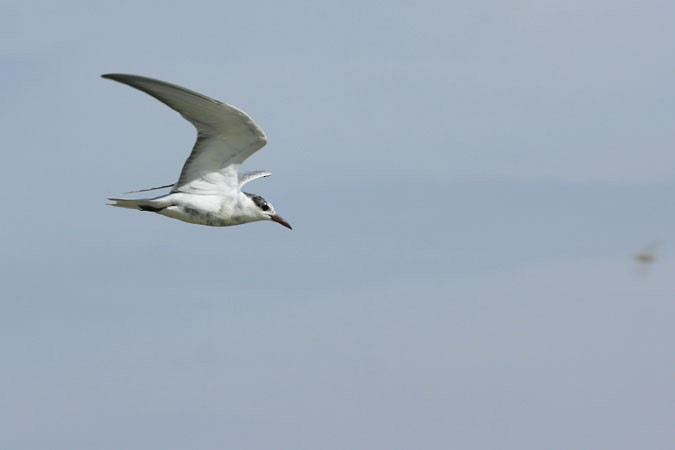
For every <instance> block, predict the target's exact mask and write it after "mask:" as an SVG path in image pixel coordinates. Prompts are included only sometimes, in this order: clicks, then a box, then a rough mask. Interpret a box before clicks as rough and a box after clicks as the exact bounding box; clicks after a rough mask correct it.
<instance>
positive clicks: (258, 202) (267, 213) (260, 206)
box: [245, 192, 293, 230]
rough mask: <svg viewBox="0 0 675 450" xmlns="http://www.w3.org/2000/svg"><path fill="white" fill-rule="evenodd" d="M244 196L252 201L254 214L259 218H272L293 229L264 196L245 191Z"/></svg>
mask: <svg viewBox="0 0 675 450" xmlns="http://www.w3.org/2000/svg"><path fill="white" fill-rule="evenodd" d="M245 194H246V196H247V197H248V198H249V199H250V200H251V202H253V205H254V210H255V214H256V215H257V216H258V217H259V219H260V220H273V221H275V222H276V223H278V224H281V225H283V226H285V227H286V228H289V229H291V230H292V229H293V227H291V225H290V224H289V223H288V222H286V221H285V220H284V219H283V218H282V217H281V216H280V215H278V214H277V213H276V211H275V210H274V206H272V204H271V203H270V202H268V201H267V200H265V199H264V198H262V197H261V196H259V195H255V194H249V193H248V192H245Z"/></svg>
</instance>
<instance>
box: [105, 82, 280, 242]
mask: <svg viewBox="0 0 675 450" xmlns="http://www.w3.org/2000/svg"><path fill="white" fill-rule="evenodd" d="M102 77H103V78H108V79H111V80H115V81H118V82H120V83H124V84H127V85H129V86H131V87H133V88H136V89H138V90H141V91H143V92H145V93H146V94H149V95H151V96H153V97H155V98H156V99H157V100H159V101H160V102H162V103H164V104H165V105H167V106H168V107H169V108H171V109H173V110H175V111H177V112H178V113H180V115H182V116H183V117H184V118H185V119H187V120H188V121H189V122H190V123H192V125H194V126H195V128H197V142H195V144H194V147H193V148H192V153H190V156H189V157H188V159H187V160H186V161H185V164H184V165H183V169H182V171H181V173H180V177H179V178H178V181H177V182H176V183H174V184H173V185H167V186H161V187H158V188H152V189H143V190H141V191H137V192H143V191H151V190H154V189H162V188H165V187H171V192H170V193H169V194H167V195H163V196H160V197H155V198H142V199H137V200H131V199H129V200H127V199H120V198H109V199H108V200H111V201H112V202H114V203H109V205H111V206H118V207H121V208H132V209H139V210H141V211H151V212H154V213H157V214H161V215H163V216H167V217H171V218H173V219H178V220H182V221H184V222H189V223H195V224H199V225H208V226H214V227H226V226H230V225H240V224H243V223H248V222H255V221H258V220H273V221H275V222H277V223H279V224H281V225H283V226H285V227H287V228H291V226H290V225H289V224H288V222H286V221H285V220H284V219H282V218H281V216H279V215H278V214H277V213H276V212H275V211H274V207H273V206H272V204H271V203H269V202H268V201H266V200H265V199H264V198H262V197H261V196H259V195H255V194H249V193H248V192H242V191H241V188H242V186H244V185H245V184H246V183H248V182H249V181H253V180H255V179H258V178H261V177H268V176H270V175H272V174H271V173H270V172H266V171H253V172H245V173H243V174H241V175H240V174H239V166H240V165H241V164H242V163H243V162H244V161H245V160H246V159H247V158H248V157H249V156H251V155H252V154H253V153H255V152H256V151H258V150H260V149H261V148H262V147H263V146H264V145H265V144H266V143H267V137H266V136H265V132H264V131H263V130H262V129H261V128H260V127H259V126H258V125H257V124H256V123H255V122H254V121H253V119H251V117H249V116H248V115H247V114H246V113H245V112H243V111H241V110H239V109H237V108H235V107H234V106H231V105H227V104H225V103H221V102H219V101H217V100H213V99H211V98H209V97H206V96H205V95H202V94H199V93H197V92H193V91H190V90H189V89H185V88H182V87H180V86H176V85H174V84H171V83H167V82H164V81H160V80H155V79H152V78H147V77H141V76H138V75H126V74H106V75H102ZM291 229H292V228H291Z"/></svg>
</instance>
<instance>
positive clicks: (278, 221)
mask: <svg viewBox="0 0 675 450" xmlns="http://www.w3.org/2000/svg"><path fill="white" fill-rule="evenodd" d="M270 219H272V220H274V221H275V222H276V223H280V224H281V225H283V226H285V227H286V228H288V229H290V230H292V229H293V227H292V226H291V224H289V223H288V222H286V221H285V220H284V219H283V218H282V217H281V216H279V215H277V214H275V215H273V216H270Z"/></svg>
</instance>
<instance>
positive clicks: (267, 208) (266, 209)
mask: <svg viewBox="0 0 675 450" xmlns="http://www.w3.org/2000/svg"><path fill="white" fill-rule="evenodd" d="M260 209H262V210H263V211H269V210H270V207H269V206H267V203H264V204H263V205H262V206H261V207H260Z"/></svg>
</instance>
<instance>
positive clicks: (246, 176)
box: [239, 170, 272, 189]
mask: <svg viewBox="0 0 675 450" xmlns="http://www.w3.org/2000/svg"><path fill="white" fill-rule="evenodd" d="M270 175H272V172H268V171H266V170H253V171H251V172H244V173H242V174H241V175H239V189H241V188H242V187H243V186H244V185H245V184H246V183H249V182H251V181H253V180H257V179H258V178H263V177H269V176H270Z"/></svg>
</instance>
